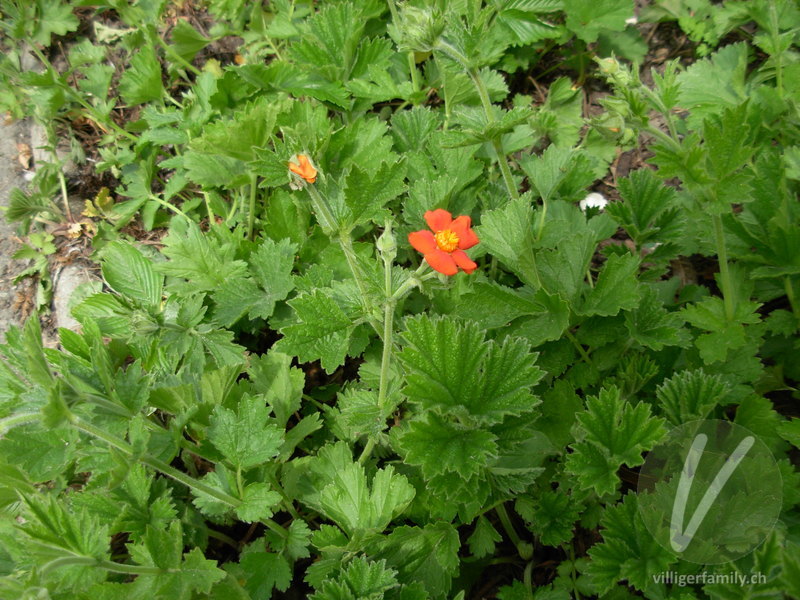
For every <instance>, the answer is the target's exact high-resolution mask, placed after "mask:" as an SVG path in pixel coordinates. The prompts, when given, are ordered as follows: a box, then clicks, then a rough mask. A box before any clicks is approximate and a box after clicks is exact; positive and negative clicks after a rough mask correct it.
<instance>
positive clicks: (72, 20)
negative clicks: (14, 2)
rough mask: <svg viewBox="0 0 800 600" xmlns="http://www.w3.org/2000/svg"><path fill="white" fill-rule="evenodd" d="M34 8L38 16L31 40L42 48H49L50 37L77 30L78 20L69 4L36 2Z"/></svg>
mask: <svg viewBox="0 0 800 600" xmlns="http://www.w3.org/2000/svg"><path fill="white" fill-rule="evenodd" d="M36 7H37V9H38V13H39V14H38V15H37V19H36V22H35V29H34V32H35V33H34V35H33V38H32V39H33V41H35V42H38V43H39V44H41V45H42V46H45V47H47V46H50V41H51V36H53V35H66V34H68V33H69V32H71V31H75V30H76V29H77V28H78V25H79V23H78V18H77V17H76V16H75V15H74V14H72V6H70V5H69V4H61V3H59V2H48V1H47V0H36ZM3 12H5V6H4V7H3Z"/></svg>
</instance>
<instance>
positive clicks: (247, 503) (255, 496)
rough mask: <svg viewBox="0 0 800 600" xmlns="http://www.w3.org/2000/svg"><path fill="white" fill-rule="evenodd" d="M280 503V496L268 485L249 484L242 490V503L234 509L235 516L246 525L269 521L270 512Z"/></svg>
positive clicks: (271, 513)
mask: <svg viewBox="0 0 800 600" xmlns="http://www.w3.org/2000/svg"><path fill="white" fill-rule="evenodd" d="M280 501H281V495H280V494H279V493H278V492H275V491H273V490H271V489H270V486H269V484H268V483H251V484H250V485H248V486H247V487H245V488H244V494H243V495H242V503H241V504H240V505H239V506H237V507H236V516H237V517H239V518H240V519H241V520H242V521H245V522H247V523H255V522H258V521H261V520H263V519H269V518H270V517H271V516H272V515H273V513H274V511H273V510H272V509H273V508H274V507H275V506H276V505H278V504H279V503H280Z"/></svg>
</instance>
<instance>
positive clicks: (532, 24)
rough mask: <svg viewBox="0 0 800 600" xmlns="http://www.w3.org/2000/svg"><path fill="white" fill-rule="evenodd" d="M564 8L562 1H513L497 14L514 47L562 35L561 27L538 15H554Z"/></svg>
mask: <svg viewBox="0 0 800 600" xmlns="http://www.w3.org/2000/svg"><path fill="white" fill-rule="evenodd" d="M562 6H563V2H562V1H561V0H511V1H510V2H504V3H503V6H502V8H501V9H500V11H499V12H498V13H497V23H498V25H500V26H501V27H502V29H503V30H504V31H505V32H507V33H508V34H510V36H511V39H512V40H513V41H512V45H514V46H524V45H527V44H533V43H534V42H538V41H540V40H544V39H548V38H555V37H558V36H559V35H560V33H561V32H560V30H559V27H557V26H556V25H552V24H551V23H548V22H546V21H542V20H540V19H539V18H538V17H537V15H540V14H542V13H552V12H555V11H557V10H560V9H561V8H562Z"/></svg>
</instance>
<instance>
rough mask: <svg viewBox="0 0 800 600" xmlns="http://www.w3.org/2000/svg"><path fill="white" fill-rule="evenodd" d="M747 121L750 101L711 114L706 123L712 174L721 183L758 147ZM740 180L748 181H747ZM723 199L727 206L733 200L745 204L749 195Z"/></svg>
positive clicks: (745, 161)
mask: <svg viewBox="0 0 800 600" xmlns="http://www.w3.org/2000/svg"><path fill="white" fill-rule="evenodd" d="M749 130H750V128H749V126H748V124H747V103H746V102H745V103H742V104H740V105H739V106H737V107H735V108H734V107H731V108H726V109H725V110H723V111H722V113H721V114H719V115H711V116H709V117H708V118H707V119H706V120H705V121H704V122H703V137H704V138H705V142H706V147H707V148H708V164H709V166H710V167H711V174H712V176H713V177H714V178H715V179H716V180H717V181H719V182H725V180H726V179H729V178H731V177H732V176H733V174H734V172H735V171H737V170H738V169H739V168H741V167H742V166H743V165H744V164H745V163H747V162H748V160H749V159H750V157H752V156H753V153H754V152H755V148H753V147H752V146H750V145H749V144H748V143H747V142H749V141H750V135H749ZM740 181H742V182H744V181H745V180H741V174H740ZM720 200H721V201H722V202H723V203H724V204H725V206H726V207H727V206H728V205H729V204H731V203H732V202H736V203H741V202H743V201H744V200H746V198H743V197H741V196H738V197H734V198H731V197H728V198H725V197H724V195H723V197H722V198H720Z"/></svg>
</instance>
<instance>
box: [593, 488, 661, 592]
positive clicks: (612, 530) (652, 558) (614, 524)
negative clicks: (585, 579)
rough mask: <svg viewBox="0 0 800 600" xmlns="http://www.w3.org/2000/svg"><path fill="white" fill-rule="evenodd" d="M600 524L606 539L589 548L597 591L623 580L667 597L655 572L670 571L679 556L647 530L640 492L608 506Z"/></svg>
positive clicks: (609, 587) (628, 495)
mask: <svg viewBox="0 0 800 600" xmlns="http://www.w3.org/2000/svg"><path fill="white" fill-rule="evenodd" d="M600 525H601V527H602V528H603V529H602V534H603V543H601V544H596V545H595V546H593V547H592V548H591V549H590V550H589V557H590V558H591V562H590V563H589V567H588V572H589V576H590V577H591V580H592V582H593V583H594V585H595V586H596V589H597V591H598V592H599V593H601V594H603V593H605V592H607V591H608V590H610V589H611V588H612V587H614V586H615V585H617V582H618V581H621V580H623V581H627V582H628V583H629V584H630V585H632V586H633V587H635V588H636V589H638V590H640V591H643V592H645V593H646V594H647V595H648V596H650V595H651V594H652V596H651V597H663V596H664V584H663V583H661V584H656V583H655V580H654V578H653V575H656V574H658V573H663V572H665V571H667V569H668V567H669V565H670V564H672V563H673V561H674V560H675V557H674V556H673V555H672V554H671V553H669V552H667V551H666V550H665V549H664V548H662V547H661V545H660V544H659V543H658V542H657V541H656V538H655V537H654V536H653V535H652V534H651V533H650V532H649V531H647V528H646V527H645V524H644V522H643V521H642V518H641V516H640V515H639V512H638V510H637V502H636V495H635V494H627V495H626V496H625V499H624V501H623V502H622V503H620V504H617V505H615V506H610V507H608V508H606V510H605V513H604V514H603V518H602V520H601V521H600Z"/></svg>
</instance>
